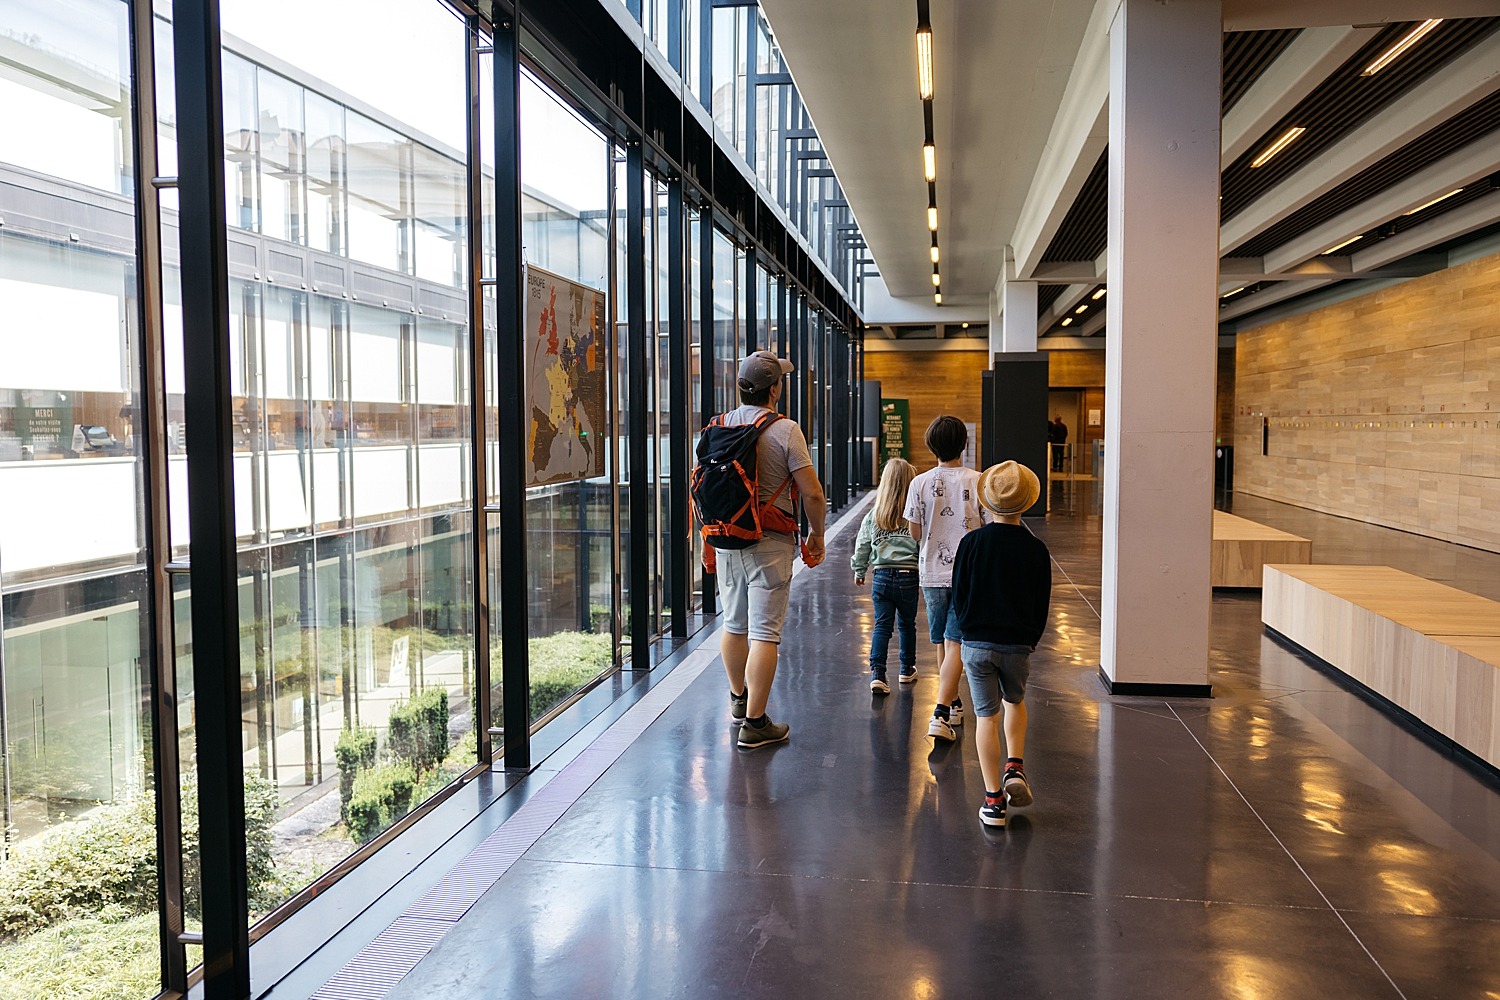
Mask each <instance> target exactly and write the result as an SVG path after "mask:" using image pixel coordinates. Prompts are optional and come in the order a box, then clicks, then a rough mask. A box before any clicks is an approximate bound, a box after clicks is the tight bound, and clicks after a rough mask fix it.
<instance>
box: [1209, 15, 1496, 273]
mask: <svg viewBox="0 0 1500 1000" xmlns="http://www.w3.org/2000/svg"><path fill="white" fill-rule="evenodd" d="M1496 66H1500V34H1494V35H1491V36H1490V37H1488V38H1486V39H1484V40H1483V41H1482V42H1480V43H1479V44H1478V45H1475V46H1474V47H1473V48H1471V49H1469V50H1468V51H1467V52H1465V53H1464V54H1463V55H1461V56H1459V57H1458V58H1457V59H1455V60H1453V61H1452V62H1450V63H1448V64H1447V65H1445V66H1444V67H1443V68H1442V69H1440V70H1438V71H1437V72H1436V73H1435V74H1433V75H1432V76H1431V77H1429V78H1428V79H1427V80H1426V81H1425V82H1423V84H1422V85H1421V86H1419V87H1417V88H1416V89H1415V90H1413V91H1411V92H1410V93H1408V94H1406V96H1404V97H1402V98H1401V99H1400V100H1398V101H1396V102H1395V103H1394V104H1392V105H1390V107H1388V108H1386V109H1385V110H1383V111H1381V112H1380V114H1378V115H1374V116H1372V117H1371V118H1370V120H1369V121H1367V122H1365V124H1364V125H1362V126H1360V128H1358V129H1357V130H1356V131H1355V132H1353V133H1352V134H1351V135H1349V136H1348V137H1346V138H1345V139H1343V140H1341V141H1340V142H1338V143H1336V144H1335V145H1334V146H1332V147H1330V148H1328V149H1326V150H1324V151H1323V152H1322V153H1320V154H1319V155H1318V156H1315V157H1314V158H1313V159H1312V160H1310V161H1309V162H1307V163H1305V164H1303V165H1302V167H1301V168H1300V169H1298V170H1297V171H1296V172H1295V173H1293V174H1292V175H1291V176H1290V177H1288V178H1287V179H1286V180H1284V181H1283V182H1281V183H1280V184H1277V185H1276V186H1275V187H1273V188H1271V189H1270V190H1269V191H1267V192H1265V193H1264V194H1263V195H1261V196H1260V197H1259V198H1257V199H1256V200H1255V201H1254V202H1253V203H1252V204H1250V205H1249V207H1247V208H1246V209H1245V210H1244V211H1242V212H1240V213H1239V214H1237V215H1236V216H1235V217H1234V218H1232V219H1230V220H1229V221H1228V222H1226V223H1225V224H1224V226H1223V227H1222V229H1221V230H1220V234H1219V246H1220V247H1221V248H1223V249H1225V250H1228V249H1230V248H1232V247H1235V246H1238V245H1239V244H1240V243H1243V242H1244V241H1245V240H1247V239H1250V238H1251V237H1253V236H1254V235H1255V234H1256V233H1259V232H1262V231H1263V230H1265V229H1266V228H1267V227H1268V226H1273V225H1275V224H1276V223H1278V222H1280V221H1281V220H1283V219H1285V218H1287V217H1288V216H1290V215H1291V214H1292V213H1293V212H1296V211H1297V210H1298V209H1300V208H1302V207H1303V206H1305V205H1307V204H1309V203H1311V202H1312V201H1314V200H1315V199H1317V198H1319V197H1320V196H1322V195H1324V194H1326V193H1328V192H1329V191H1331V190H1333V189H1334V188H1335V187H1337V186H1338V185H1340V184H1342V183H1343V182H1344V181H1346V180H1348V179H1349V178H1351V177H1353V176H1355V175H1356V174H1358V173H1359V172H1360V171H1362V170H1364V169H1365V168H1366V167H1369V166H1371V165H1373V164H1375V163H1377V162H1379V161H1380V160H1381V159H1383V158H1384V157H1386V156H1387V155H1389V154H1391V153H1393V152H1395V151H1396V150H1398V149H1400V148H1401V147H1402V146H1404V145H1406V144H1407V143H1409V142H1411V141H1412V140H1413V139H1416V138H1417V137H1418V136H1420V135H1421V134H1422V133H1424V132H1426V131H1427V130H1428V129H1430V128H1432V127H1434V126H1435V125H1438V124H1440V123H1442V122H1443V121H1446V120H1447V119H1448V118H1451V117H1453V116H1454V115H1455V114H1457V113H1459V112H1460V111H1462V110H1463V109H1465V108H1467V107H1468V106H1469V105H1471V104H1473V103H1474V102H1475V101H1478V100H1481V99H1482V98H1485V97H1488V96H1489V95H1490V94H1492V93H1494V92H1495V91H1496V90H1500V73H1497V72H1496V71H1495V67H1496ZM1439 193H1441V192H1439ZM1351 235H1353V232H1350V233H1346V234H1344V235H1343V236H1342V237H1340V236H1335V237H1334V238H1333V239H1331V240H1329V241H1328V243H1327V244H1325V245H1324V246H1323V247H1320V248H1319V250H1323V249H1327V247H1328V246H1331V245H1333V244H1334V243H1337V242H1338V241H1339V239H1341V238H1347V237H1348V236H1351Z"/></svg>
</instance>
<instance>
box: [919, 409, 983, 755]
mask: <svg viewBox="0 0 1500 1000" xmlns="http://www.w3.org/2000/svg"><path fill="white" fill-rule="evenodd" d="M968 443H969V430H968V428H967V427H965V426H964V422H963V421H962V420H960V419H958V418H957V417H955V416H952V415H950V414H946V413H945V414H943V415H942V416H940V417H938V418H937V419H936V420H934V421H933V422H932V423H931V424H930V425H928V427H927V448H928V450H929V451H931V452H932V454H933V457H934V458H936V459H937V460H938V465H937V468H935V469H929V470H927V471H926V472H924V473H922V474H921V475H920V476H917V477H916V478H915V479H913V480H912V481H911V487H910V488H909V489H908V490H907V492H906V510H905V512H904V513H903V515H902V516H904V517H905V518H906V521H907V524H908V526H909V527H910V529H911V536H912V537H913V538H915V539H916V540H917V542H918V545H919V548H920V551H919V554H918V556H917V575H918V580H919V582H920V583H921V586H922V600H923V601H924V602H925V603H926V605H927V631H928V636H929V638H931V639H932V642H933V644H934V645H936V646H938V647H939V648H940V650H941V657H942V666H940V667H939V668H938V700H937V705H936V706H935V707H934V708H933V710H932V722H931V723H930V724H929V725H928V727H927V735H928V736H931V737H932V738H933V739H937V740H947V741H949V742H952V741H953V740H956V739H958V734H957V733H955V732H954V731H953V727H954V726H957V725H961V724H962V723H963V720H964V706H963V701H962V700H961V699H960V698H959V695H958V681H959V678H960V677H962V676H963V662H962V660H961V659H960V656H959V647H960V643H961V642H962V641H963V634H962V633H961V632H960V631H959V629H958V617H957V616H956V615H955V614H954V613H953V607H952V605H953V557H954V554H955V553H956V552H957V551H958V543H959V542H960V541H962V540H963V537H964V536H965V535H967V534H968V533H969V532H971V531H973V530H974V529H975V528H978V527H979V526H980V525H982V524H984V523H985V522H986V521H988V520H989V516H988V515H987V514H986V513H985V512H984V510H983V509H982V508H981V507H980V506H979V473H977V472H975V471H974V470H973V469H967V468H964V464H963V459H964V447H965V446H966V445H967V444H968ZM903 679H904V678H903Z"/></svg>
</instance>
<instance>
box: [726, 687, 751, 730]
mask: <svg viewBox="0 0 1500 1000" xmlns="http://www.w3.org/2000/svg"><path fill="white" fill-rule="evenodd" d="M749 703H750V689H749V688H745V690H744V691H742V692H741V693H739V694H735V693H734V692H733V691H731V692H729V721H730V722H733V723H735V724H736V725H738V724H739V723H741V722H744V721H745V706H746V705H748V704H749Z"/></svg>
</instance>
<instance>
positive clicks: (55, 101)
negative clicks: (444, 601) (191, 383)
mask: <svg viewBox="0 0 1500 1000" xmlns="http://www.w3.org/2000/svg"><path fill="white" fill-rule="evenodd" d="M129 41H130V26H129V9H128V8H127V6H126V4H125V3H123V2H118V0H0V44H3V46H4V55H3V60H0V61H3V69H0V120H3V122H4V125H3V127H0V216H3V217H4V218H5V225H4V228H3V229H0V906H4V908H5V911H6V913H7V914H9V915H10V916H8V917H7V919H6V927H5V935H4V936H3V937H0V969H3V973H0V982H4V983H6V984H7V986H4V987H0V990H8V989H9V988H10V985H11V984H21V985H26V984H29V983H31V982H38V983H40V982H45V981H46V980H47V978H48V977H49V976H50V975H51V966H52V963H53V960H52V958H51V957H50V954H48V953H49V952H57V953H62V954H68V955H69V960H70V961H76V962H80V963H84V964H87V965H89V966H90V967H91V968H93V969H94V971H95V973H96V974H97V975H98V976H99V977H100V978H101V979H104V980H109V981H118V982H121V983H123V984H125V985H126V987H127V988H131V989H136V990H139V992H140V994H141V995H143V996H149V995H152V994H154V993H156V992H157V991H158V990H159V989H160V970H159V968H158V965H159V963H158V960H157V955H158V953H159V952H158V945H157V926H158V919H159V918H158V914H157V882H156V875H155V872H156V802H155V795H154V774H153V771H152V768H151V765H150V761H151V756H152V755H151V740H152V735H151V734H152V726H151V712H150V703H151V691H152V689H153V686H152V679H151V674H152V669H153V663H152V661H151V657H150V654H149V642H150V635H151V629H152V627H153V623H152V621H151V618H150V613H149V603H148V601H147V599H146V597H147V595H146V589H145V588H146V578H145V574H144V572H143V571H142V569H141V565H142V552H141V548H142V544H143V540H142V534H143V532H142V525H143V512H144V506H145V492H144V490H145V484H144V482H143V481H142V478H141V476H140V474H139V458H140V454H141V450H140V448H139V446H138V437H137V434H138V432H139V427H138V426H137V419H136V414H137V412H138V411H137V405H138V403H139V400H140V389H141V387H140V381H139V368H138V365H137V359H139V357H140V353H141V346H142V341H141V331H140V325H139V323H138V322H137V315H138V311H137V307H138V301H137V294H138V293H137V272H136V266H135V250H136V246H135V243H136V237H135V223H136V220H135V208H134V203H133V196H134V194H135V190H136V184H137V178H136V177H135V167H134V162H133V149H134V144H135V134H134V133H135V126H134V122H133V118H132V116H133V115H134V114H135V110H136V109H135V100H136V93H135V88H134V87H133V85H132V82H131V76H130V45H129ZM18 198H19V199H22V201H20V202H18V201H17V200H16V199H18ZM20 204H25V205H26V211H24V212H22V211H20V210H19V208H20ZM7 208H9V209H11V210H9V211H7V210H6V209H7ZM57 220H67V221H66V222H64V223H63V224H62V225H61V227H59V225H58V224H57ZM82 220H95V221H96V224H95V225H94V226H93V227H92V228H86V227H85V226H84V225H82V224H81V222H82ZM59 228H61V233H60V232H59ZM70 231H71V232H72V234H73V235H72V236H71V237H70V236H69V235H68V233H69V232H70ZM60 567H66V568H67V569H68V570H71V571H72V572H71V574H69V575H70V576H71V577H72V579H71V580H63V579H60V577H61V575H62V574H61V573H60V572H59V568H60ZM117 862H119V863H123V864H125V865H128V866H132V867H133V870H134V872H136V873H138V875H137V877H136V878H132V879H129V880H120V879H111V878H110V874H111V871H112V865H114V864H116V863H117ZM64 886H66V887H67V890H68V891H67V892H66V893H65V892H61V891H59V890H60V889H61V888H62V887H64ZM80 886H84V887H87V888H86V889H84V893H83V895H74V893H75V892H76V890H77V888H78V887H80ZM90 894H94V895H90ZM70 896H71V897H72V898H74V899H77V900H78V902H79V904H80V905H66V904H64V902H63V901H64V900H66V899H68V898H70ZM105 900H108V902H110V903H112V904H115V905H117V907H118V910H117V912H118V914H119V917H120V919H119V920H115V921H111V922H109V923H105V922H104V921H101V920H100V919H99V913H98V911H99V907H100V905H101V904H102V903H103V902H104V901H105ZM27 988H29V986H27Z"/></svg>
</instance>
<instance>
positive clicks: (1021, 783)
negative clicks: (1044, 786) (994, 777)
mask: <svg viewBox="0 0 1500 1000" xmlns="http://www.w3.org/2000/svg"><path fill="white" fill-rule="evenodd" d="M1002 784H1003V785H1004V786H1005V800H1006V801H1007V802H1009V803H1010V804H1011V805H1013V806H1029V805H1031V786H1030V785H1028V784H1027V783H1026V772H1025V771H1022V770H1021V769H1020V768H1019V767H1014V766H1012V767H1007V768H1006V769H1005V780H1004V781H1003V782H1002Z"/></svg>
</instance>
